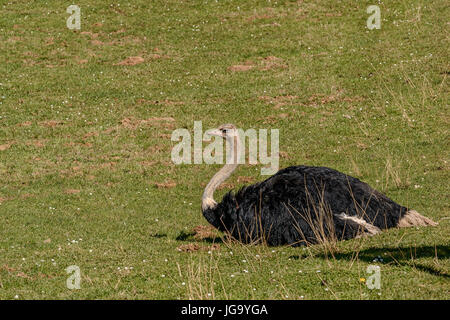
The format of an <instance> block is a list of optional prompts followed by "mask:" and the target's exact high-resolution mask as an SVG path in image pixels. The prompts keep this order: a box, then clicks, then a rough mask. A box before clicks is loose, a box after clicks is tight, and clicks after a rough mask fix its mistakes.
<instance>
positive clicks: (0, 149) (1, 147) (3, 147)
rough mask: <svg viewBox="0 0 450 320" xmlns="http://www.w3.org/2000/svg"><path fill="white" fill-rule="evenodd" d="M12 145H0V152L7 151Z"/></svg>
mask: <svg viewBox="0 0 450 320" xmlns="http://www.w3.org/2000/svg"><path fill="white" fill-rule="evenodd" d="M11 145H12V143H7V144H0V151H5V150H8V149H9V148H10V147H11Z"/></svg>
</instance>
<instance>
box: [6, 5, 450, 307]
mask: <svg viewBox="0 0 450 320" xmlns="http://www.w3.org/2000/svg"><path fill="white" fill-rule="evenodd" d="M70 4H72V3H71V2H67V3H64V2H61V1H46V2H43V1H9V2H2V3H1V4H0V10H1V15H0V31H1V32H0V39H1V42H0V57H1V58H0V62H1V63H0V71H1V74H2V77H1V79H0V177H1V180H0V298H1V299H36V298H40V299H80V298H81V299H87V298H88V299H94V298H100V299H187V298H196V299H219V298H220V299H228V298H231V299H448V298H449V290H450V285H449V272H450V271H449V268H450V261H449V255H450V250H449V245H450V240H449V231H450V228H449V223H450V222H449V219H448V218H449V201H448V199H449V194H450V192H449V191H450V190H449V183H448V181H449V178H450V174H449V173H450V170H449V169H450V165H449V161H450V159H449V141H450V140H449V131H448V130H449V107H448V105H449V103H448V102H449V87H448V74H449V54H448V18H449V14H448V13H449V7H448V5H446V4H445V1H424V0H413V1H383V2H380V1H373V2H371V1H356V0H354V1H335V0H323V1H312V0H311V1H282V0H279V1H245V2H243V1H221V0H218V1H206V0H205V1H144V0H136V1H121V0H120V1H116V2H114V3H112V2H111V1H104V0H99V1H86V0H79V1H76V3H75V4H76V5H78V6H79V7H80V8H81V29H80V30H70V29H68V28H67V26H66V20H67V18H68V17H69V16H70V14H69V13H67V12H66V8H67V6H69V5H70ZM371 4H376V5H378V6H379V7H380V9H381V29H379V30H377V29H374V30H368V28H367V27H366V20H367V18H368V17H369V15H370V14H368V13H366V8H367V7H368V6H369V5H371ZM194 121H202V123H203V128H204V129H207V128H213V127H216V126H218V125H220V124H222V123H234V124H236V125H237V126H238V127H240V128H244V129H249V128H255V129H259V128H266V129H271V128H276V129H279V131H280V154H281V157H280V167H281V168H282V167H286V166H289V165H295V164H305V165H321V166H327V167H332V168H335V169H337V170H340V171H342V172H345V173H347V174H350V175H353V176H355V177H358V178H359V179H361V180H363V181H365V182H367V183H369V184H370V185H372V186H373V187H374V188H376V189H378V190H380V191H382V192H384V193H386V194H387V195H388V196H389V197H391V198H392V199H394V200H395V201H397V202H399V203H401V204H402V205H405V206H408V207H411V208H414V209H415V210H417V211H419V212H421V213H423V214H424V215H426V216H428V217H430V218H432V219H433V220H435V221H437V222H439V226H437V227H434V228H409V229H393V230H389V231H387V232H385V233H383V234H381V235H377V236H375V237H371V238H362V239H355V240H351V241H343V242H340V243H337V244H332V246H331V247H329V246H320V245H318V246H312V247H308V248H290V247H276V248H272V247H265V246H262V245H258V246H243V245H240V244H238V243H235V242H232V241H231V242H230V241H227V240H226V239H224V238H223V235H222V234H220V233H214V232H211V231H209V230H206V229H204V228H201V227H199V226H206V225H207V222H206V220H205V219H204V218H203V216H202V214H201V210H200V199H201V194H202V191H203V188H204V187H205V185H206V183H207V182H208V180H209V179H210V178H211V176H212V175H213V174H214V173H215V172H216V171H217V170H218V169H219V168H220V166H219V165H206V164H201V165H194V164H191V165H189V164H183V165H175V164H174V163H172V161H171V150H172V147H173V146H174V145H175V143H174V142H172V141H171V133H172V132H173V130H175V129H177V128H187V129H188V130H190V131H191V132H192V129H193V125H194ZM260 168H261V165H256V166H255V165H253V166H250V165H243V166H241V167H240V168H239V169H238V170H237V172H236V173H235V174H234V175H233V176H232V177H231V178H230V179H229V180H228V181H227V183H226V185H225V187H224V188H222V189H221V190H219V191H218V192H217V193H216V198H217V199H220V198H221V196H222V195H223V194H224V193H225V192H226V191H228V190H229V189H231V188H235V189H237V188H239V187H240V186H242V185H244V184H248V183H253V182H256V181H260V180H262V179H265V178H266V177H265V176H261V175H260V171H259V169H260ZM71 265H76V266H78V267H79V268H80V271H81V289H79V290H69V289H68V288H67V287H66V279H67V278H68V277H69V276H70V274H67V273H66V271H65V270H66V268H67V267H68V266H71ZM369 265H378V266H379V267H380V274H381V289H380V290H377V289H372V290H371V289H368V287H367V286H366V283H365V282H367V281H368V278H369V277H370V274H368V273H367V272H366V269H367V267H368V266H369Z"/></svg>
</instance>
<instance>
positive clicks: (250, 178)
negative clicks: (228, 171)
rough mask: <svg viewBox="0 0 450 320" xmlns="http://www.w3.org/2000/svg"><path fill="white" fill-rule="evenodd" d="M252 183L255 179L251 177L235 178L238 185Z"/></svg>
mask: <svg viewBox="0 0 450 320" xmlns="http://www.w3.org/2000/svg"><path fill="white" fill-rule="evenodd" d="M254 181H255V178H253V177H245V176H239V177H237V182H238V183H252V182H254Z"/></svg>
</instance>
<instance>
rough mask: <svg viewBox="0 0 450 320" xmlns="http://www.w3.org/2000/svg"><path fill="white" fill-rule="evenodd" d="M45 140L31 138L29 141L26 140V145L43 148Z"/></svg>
mask: <svg viewBox="0 0 450 320" xmlns="http://www.w3.org/2000/svg"><path fill="white" fill-rule="evenodd" d="M45 142H46V140H31V141H27V142H26V145H27V146H34V147H37V148H43V147H45Z"/></svg>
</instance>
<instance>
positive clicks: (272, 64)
mask: <svg viewBox="0 0 450 320" xmlns="http://www.w3.org/2000/svg"><path fill="white" fill-rule="evenodd" d="M287 67H288V65H287V64H286V63H285V62H284V60H283V59H281V58H277V57H275V56H267V57H265V58H264V57H258V58H257V61H256V62H255V61H252V60H247V61H245V62H244V63H240V64H236V65H232V66H230V67H228V70H229V71H233V72H239V71H249V70H252V69H257V70H260V71H268V70H272V69H285V68H287Z"/></svg>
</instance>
